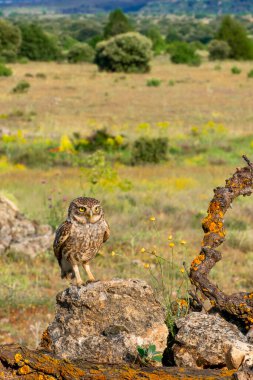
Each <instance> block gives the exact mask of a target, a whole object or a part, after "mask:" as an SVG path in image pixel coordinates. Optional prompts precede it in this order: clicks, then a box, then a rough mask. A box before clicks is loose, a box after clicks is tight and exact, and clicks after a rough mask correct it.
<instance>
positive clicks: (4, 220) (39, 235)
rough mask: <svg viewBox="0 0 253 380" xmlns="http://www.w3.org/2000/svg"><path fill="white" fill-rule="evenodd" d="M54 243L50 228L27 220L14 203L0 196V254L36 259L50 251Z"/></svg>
mask: <svg viewBox="0 0 253 380" xmlns="http://www.w3.org/2000/svg"><path fill="white" fill-rule="evenodd" d="M52 242H53V231H52V228H51V227H50V226H47V225H45V226H41V225H39V224H38V223H37V222H34V221H31V220H29V219H27V218H25V217H24V216H23V215H22V214H21V213H20V212H19V210H18V208H17V206H16V205H15V204H14V203H13V202H12V201H10V200H9V199H7V198H5V197H3V196H0V254H3V253H5V252H6V251H13V252H16V253H22V254H26V255H29V256H30V257H31V258H34V257H35V256H36V255H37V254H39V253H41V252H45V251H46V250H47V249H49V248H50V247H51V245H52Z"/></svg>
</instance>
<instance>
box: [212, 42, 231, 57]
mask: <svg viewBox="0 0 253 380" xmlns="http://www.w3.org/2000/svg"><path fill="white" fill-rule="evenodd" d="M208 51H209V59H210V60H211V61H215V60H217V59H218V60H222V59H227V58H229V55H230V51H231V49H230V46H229V44H228V43H227V42H226V41H219V40H213V41H211V43H210V44H209V46H208Z"/></svg>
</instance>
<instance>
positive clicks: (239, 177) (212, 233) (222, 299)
mask: <svg viewBox="0 0 253 380" xmlns="http://www.w3.org/2000/svg"><path fill="white" fill-rule="evenodd" d="M243 159H244V160H245V161H246V162H247V164H248V166H247V167H244V168H241V169H237V170H236V172H235V174H233V176H232V177H231V178H229V179H228V180H227V181H226V185H225V186H224V187H218V188H216V189H215V190H214V197H213V199H212V200H211V202H210V205H209V208H208V211H207V213H208V214H207V216H206V218H205V219H204V220H203V222H202V227H203V230H204V239H203V242H202V248H201V251H200V254H199V255H198V256H197V257H196V258H195V260H194V261H193V262H192V264H191V270H190V276H189V277H190V280H191V282H192V284H193V285H194V286H195V287H196V288H197V289H198V290H200V291H201V293H202V294H204V295H205V297H207V298H208V299H209V300H210V302H211V304H212V305H213V306H216V308H218V309H219V310H221V311H226V312H227V313H229V314H232V315H234V316H236V317H238V318H241V319H242V320H244V321H245V323H246V325H248V326H249V325H252V324H253V293H243V292H241V293H236V294H232V295H226V294H225V293H223V292H222V291H221V290H220V289H219V288H218V286H217V285H214V284H213V283H212V282H211V281H210V280H209V279H208V275H209V272H210V271H211V269H212V268H213V267H214V266H215V264H216V263H217V262H218V261H220V260H221V258H222V254H221V253H220V252H219V251H218V250H217V247H218V246H219V245H221V244H222V243H223V242H224V240H225V229H224V216H225V214H226V212H227V210H228V209H229V208H230V207H231V205H232V202H233V201H234V199H236V198H237V197H239V196H240V195H243V196H249V195H251V194H252V191H253V164H252V163H251V161H250V160H249V159H248V158H247V157H246V156H243Z"/></svg>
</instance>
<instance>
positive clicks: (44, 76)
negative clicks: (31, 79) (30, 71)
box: [32, 73, 47, 79]
mask: <svg viewBox="0 0 253 380" xmlns="http://www.w3.org/2000/svg"><path fill="white" fill-rule="evenodd" d="M32 76H33V75H32ZM36 78H40V79H46V78H47V76H46V74H44V73H37V74H36Z"/></svg>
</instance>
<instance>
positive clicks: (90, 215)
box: [88, 210, 93, 219]
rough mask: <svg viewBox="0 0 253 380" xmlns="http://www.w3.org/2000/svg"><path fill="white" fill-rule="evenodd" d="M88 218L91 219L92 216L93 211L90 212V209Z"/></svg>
mask: <svg viewBox="0 0 253 380" xmlns="http://www.w3.org/2000/svg"><path fill="white" fill-rule="evenodd" d="M88 215H89V219H91V218H92V216H93V212H92V210H90V212H89V214H88Z"/></svg>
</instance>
